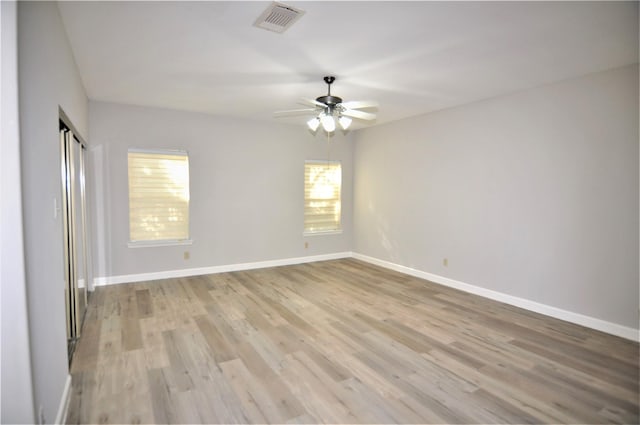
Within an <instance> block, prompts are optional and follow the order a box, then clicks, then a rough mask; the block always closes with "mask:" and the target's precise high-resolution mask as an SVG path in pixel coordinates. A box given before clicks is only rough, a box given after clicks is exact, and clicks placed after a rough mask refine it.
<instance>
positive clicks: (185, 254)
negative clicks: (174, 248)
mask: <svg viewBox="0 0 640 425" xmlns="http://www.w3.org/2000/svg"><path fill="white" fill-rule="evenodd" d="M190 257H191V254H189V251H185V252H184V259H185V260H188V259H189V258H190Z"/></svg>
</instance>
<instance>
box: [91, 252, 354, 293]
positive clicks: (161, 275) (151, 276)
mask: <svg viewBox="0 0 640 425" xmlns="http://www.w3.org/2000/svg"><path fill="white" fill-rule="evenodd" d="M350 257H351V252H348V251H347V252H336V253H333V254H322V255H312V256H307V257H295V258H285V259H282V260H268V261H257V262H253V263H238V264H227V265H222V266H211V267H198V268H192V269H182V270H167V271H163V272H152V273H138V274H129V275H120V276H109V277H97V278H95V279H94V281H93V286H94V287H95V286H106V285H115V284H118V283H131V282H144V281H148V280H158V279H172V278H176V277H189V276H199V275H203V274H214V273H226V272H236V271H241V270H251V269H262V268H266V267H278V266H290V265H292V264H302V263H312V262H314V261H326V260H337V259H340V258H350Z"/></svg>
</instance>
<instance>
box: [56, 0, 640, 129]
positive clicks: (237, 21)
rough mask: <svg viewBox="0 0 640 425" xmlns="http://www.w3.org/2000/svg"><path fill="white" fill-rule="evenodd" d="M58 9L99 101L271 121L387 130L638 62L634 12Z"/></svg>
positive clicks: (573, 7) (531, 6)
mask: <svg viewBox="0 0 640 425" xmlns="http://www.w3.org/2000/svg"><path fill="white" fill-rule="evenodd" d="M285 3H287V4H289V5H291V6H294V7H297V8H300V9H303V10H305V11H306V13H305V15H304V16H303V17H302V18H301V19H300V20H299V21H298V22H297V23H295V24H294V25H293V26H292V27H291V28H290V29H289V30H288V31H286V32H285V33H283V34H277V33H273V32H269V31H266V30H263V29H258V28H256V27H254V26H253V22H254V21H255V20H256V18H257V17H258V16H259V15H260V14H261V13H262V12H263V11H264V9H265V8H266V7H267V6H268V5H269V4H270V2H222V1H200V2H179V1H176V2H95V1H92V2H78V1H73V2H60V3H59V8H60V12H61V15H62V18H63V21H64V25H65V27H66V29H67V33H68V36H69V40H70V43H71V46H72V49H73V52H74V55H75V58H76V62H77V64H78V67H79V69H80V73H81V75H82V79H83V82H84V85H85V88H86V90H87V94H88V96H89V98H90V99H92V100H101V101H110V102H118V103H126V104H135V105H147V106H156V107H163V108H171V109H181V110H188V111H198V112H205V113H211V114H216V115H223V116H235V117H241V118H247V119H259V120H278V121H280V122H292V123H293V122H295V123H299V124H302V123H303V122H304V119H303V118H300V117H297V118H294V119H292V118H287V119H282V118H278V119H276V118H273V116H272V112H273V111H276V110H283V109H295V108H299V107H300V106H299V105H297V103H296V102H297V100H298V99H299V98H315V97H317V96H320V95H323V94H326V85H325V84H324V82H323V81H322V77H323V76H324V75H335V76H336V77H337V79H336V82H335V83H334V85H333V86H332V94H334V95H337V96H341V97H342V98H343V99H344V100H345V101H348V100H369V99H375V100H377V101H379V103H380V108H379V111H378V119H377V121H376V123H378V124H380V123H385V122H389V121H394V120H398V119H401V118H405V117H409V116H414V115H419V114H423V113H427V112H430V111H434V110H438V109H443V108H448V107H452V106H455V105H460V104H464V103H469V102H473V101H475V100H479V99H485V98H490V97H494V96H498V95H503V94H506V93H510V92H514V91H517V90H522V89H526V88H531V87H536V86H540V85H543V84H548V83H551V82H555V81H559V80H563V79H566V78H571V77H575V76H580V75H584V74H588V73H591V72H596V71H601V70H605V69H610V68H614V67H618V66H623V65H627V64H632V63H637V62H638V2H377V1H374V2H371V1H358V2H327V1H322V2H318V1H314V2H304V1H303V2H300V1H291V2H285Z"/></svg>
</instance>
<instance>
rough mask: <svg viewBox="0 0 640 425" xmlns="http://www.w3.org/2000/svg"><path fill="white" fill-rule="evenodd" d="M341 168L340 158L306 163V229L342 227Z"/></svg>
mask: <svg viewBox="0 0 640 425" xmlns="http://www.w3.org/2000/svg"><path fill="white" fill-rule="evenodd" d="M341 186H342V168H341V166H340V163H339V162H330V161H306V162H305V164H304V232H305V233H307V234H309V233H322V232H336V231H340V230H341V227H340V191H341Z"/></svg>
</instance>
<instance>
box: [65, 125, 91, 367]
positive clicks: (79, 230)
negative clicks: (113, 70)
mask: <svg viewBox="0 0 640 425" xmlns="http://www.w3.org/2000/svg"><path fill="white" fill-rule="evenodd" d="M60 151H61V163H62V166H61V172H62V198H63V199H62V221H63V237H64V261H65V264H64V267H65V279H66V284H65V288H64V295H65V305H66V312H67V339H68V342H69V358H70V359H71V355H72V353H73V349H74V346H75V341H76V340H77V339H78V338H79V337H80V333H81V330H82V321H83V318H84V313H85V311H86V308H87V288H88V282H89V278H90V277H89V276H88V273H87V257H88V255H87V254H88V252H87V219H86V196H85V195H86V194H85V152H86V149H85V147H84V145H83V144H82V142H81V141H80V140H79V139H78V138H77V136H75V135H74V134H73V132H72V131H71V130H69V128H68V127H67V126H66V125H65V124H64V123H63V122H61V129H60Z"/></svg>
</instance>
